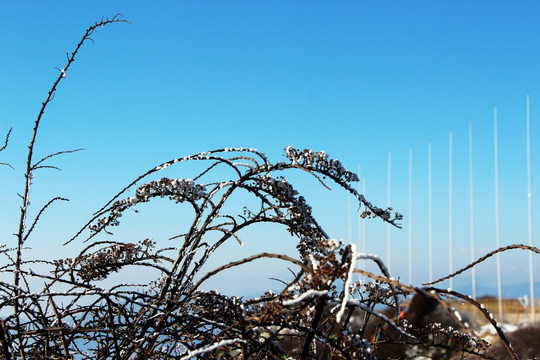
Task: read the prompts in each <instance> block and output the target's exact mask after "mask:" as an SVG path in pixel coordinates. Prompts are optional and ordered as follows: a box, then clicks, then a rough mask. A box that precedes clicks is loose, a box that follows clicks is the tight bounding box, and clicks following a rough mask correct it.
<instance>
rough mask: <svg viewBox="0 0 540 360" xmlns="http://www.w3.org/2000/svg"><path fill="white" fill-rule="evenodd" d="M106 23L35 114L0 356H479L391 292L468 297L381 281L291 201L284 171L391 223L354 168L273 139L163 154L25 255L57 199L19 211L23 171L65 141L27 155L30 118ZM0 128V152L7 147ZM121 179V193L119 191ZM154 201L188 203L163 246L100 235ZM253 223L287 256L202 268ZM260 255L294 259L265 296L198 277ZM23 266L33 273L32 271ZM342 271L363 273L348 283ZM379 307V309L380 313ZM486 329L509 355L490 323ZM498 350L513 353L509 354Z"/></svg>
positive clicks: (297, 199)
mask: <svg viewBox="0 0 540 360" xmlns="http://www.w3.org/2000/svg"><path fill="white" fill-rule="evenodd" d="M117 22H126V20H123V19H122V18H121V17H119V16H115V17H113V18H111V19H102V20H101V21H99V22H97V23H96V24H94V25H92V26H91V27H89V28H88V29H87V31H86V33H85V34H84V36H83V37H82V39H81V41H80V42H79V44H78V45H77V47H76V49H75V50H74V51H73V52H72V53H71V54H68V62H67V64H66V65H65V66H64V67H63V68H62V69H59V71H60V74H59V76H58V78H57V80H56V81H55V82H54V84H53V86H52V88H51V90H50V91H49V92H48V95H47V97H46V99H45V101H44V102H43V106H42V108H41V110H40V112H39V115H38V117H37V119H36V121H35V124H34V129H33V133H32V138H31V141H30V145H29V152H28V157H27V162H26V172H25V186H24V192H23V194H22V195H21V199H22V206H21V209H20V222H19V227H18V232H17V234H16V239H17V244H16V247H13V248H8V247H6V246H3V247H2V248H0V254H1V255H2V256H3V258H4V259H5V260H6V262H5V265H2V266H1V267H0V271H1V272H2V273H3V274H10V275H11V276H13V282H7V281H0V309H2V314H5V315H3V316H4V317H3V318H2V319H0V320H1V321H0V343H1V352H0V358H2V359H34V358H43V359H75V358H76V359H86V358H92V359H94V358H98V359H107V358H113V359H190V358H198V359H206V358H208V359H215V358H217V359H248V358H249V359H330V358H332V359H375V358H387V357H391V358H414V357H418V356H421V355H423V356H432V357H435V356H438V355H440V354H441V353H442V352H454V353H458V354H460V356H461V357H463V358H465V357H466V356H468V355H470V356H471V357H474V356H476V357H486V356H487V355H486V349H487V347H488V344H487V343H486V342H485V341H484V340H482V339H479V338H478V337H476V336H475V335H474V334H473V333H472V332H471V331H470V330H468V329H466V328H465V327H460V326H458V325H454V326H451V325H448V324H462V322H461V321H460V320H459V319H454V320H455V321H456V323H448V324H446V323H445V324H441V323H440V322H429V323H421V322H418V321H417V319H416V318H415V317H413V314H414V311H411V310H409V311H402V310H401V307H400V306H401V305H400V302H401V300H402V299H403V296H407V295H409V294H418V295H417V296H420V297H423V299H428V300H426V301H435V302H436V304H435V303H433V304H435V305H433V306H435V307H436V306H439V304H441V305H440V306H443V307H444V309H445V311H447V313H449V314H451V315H452V316H456V315H455V314H454V312H453V311H452V309H450V308H449V306H448V305H447V304H446V302H445V300H444V299H443V297H444V296H451V297H454V298H459V299H462V300H465V301H469V302H471V303H473V304H476V305H477V307H478V309H480V311H483V312H484V313H485V314H486V316H488V317H489V314H488V313H487V312H486V311H485V309H484V308H483V307H482V306H481V305H480V304H477V303H476V302H474V301H473V300H472V299H470V298H468V297H466V296H463V295H461V294H459V293H455V292H452V291H446V290H441V289H436V288H418V287H412V286H407V285H404V284H402V283H400V282H399V281H396V280H393V279H392V278H391V277H390V274H389V272H388V269H387V268H386V266H385V265H384V263H383V262H382V261H381V260H380V258H378V257H377V256H376V255H371V254H362V253H358V252H357V251H356V248H355V246H354V245H344V244H342V243H341V242H339V241H337V240H334V239H332V238H331V237H330V236H329V235H328V234H327V233H326V232H325V230H324V229H323V228H322V227H321V226H320V224H319V223H318V222H317V220H316V219H315V218H314V216H313V213H312V209H311V207H310V206H309V205H308V204H307V202H306V200H305V198H304V197H303V196H301V195H300V194H299V192H298V191H297V190H296V189H295V188H294V187H293V185H292V184H291V183H289V182H288V181H287V178H286V177H285V175H286V174H287V173H289V172H291V171H302V172H305V173H307V174H309V175H310V176H312V177H313V178H314V179H315V180H316V181H318V182H320V183H321V185H322V186H324V187H328V186H329V185H330V184H332V185H333V186H337V187H339V188H342V189H344V190H345V191H346V192H348V193H350V194H351V195H352V196H353V197H354V198H355V199H356V200H357V201H358V203H359V206H360V209H361V214H360V216H362V217H378V218H380V219H382V221H386V222H388V223H390V224H392V225H394V226H396V227H399V226H400V225H399V221H400V220H401V219H402V216H401V215H400V214H399V213H397V212H393V211H392V209H390V208H388V209H382V208H378V207H376V206H374V205H373V204H371V203H370V202H369V201H367V199H365V198H364V196H363V195H362V194H360V193H358V192H357V191H356V190H355V189H354V188H353V186H352V185H351V183H352V182H355V181H358V178H357V176H356V175H355V174H354V173H352V172H350V171H348V170H346V169H345V168H344V167H343V165H342V164H341V163H340V162H339V161H338V160H336V159H329V157H328V155H327V154H326V153H325V152H324V151H320V152H314V151H312V150H309V149H306V150H299V149H295V148H292V147H287V148H286V149H285V154H284V155H285V159H284V160H283V161H270V160H269V159H268V158H267V157H266V156H265V155H264V154H263V153H261V152H259V151H257V150H255V149H246V148H231V149H219V150H214V151H208V152H204V153H200V154H196V155H192V156H186V157H182V158H176V159H173V160H171V161H167V162H165V163H162V164H160V165H158V166H156V167H154V168H152V169H150V170H148V171H147V172H145V173H144V174H142V175H141V176H139V177H138V178H136V179H135V180H134V181H132V182H131V183H129V184H128V185H127V186H126V187H125V188H124V189H122V190H121V191H120V192H118V193H117V194H116V195H115V196H114V197H113V198H112V199H110V201H108V202H107V203H106V204H105V205H104V206H103V207H102V208H101V209H99V210H98V211H97V212H96V213H95V215H94V216H93V217H92V218H91V219H90V220H89V221H88V222H87V223H86V224H85V225H84V226H83V227H82V228H81V230H80V231H79V232H77V234H75V236H74V237H73V238H71V239H69V240H68V241H66V243H69V242H72V241H75V240H76V239H79V238H84V241H85V245H84V246H85V247H84V248H83V249H82V250H81V251H80V252H79V253H78V254H76V255H75V256H73V257H70V258H67V259H52V260H51V259H26V258H25V257H24V255H25V252H24V250H25V248H24V245H25V242H26V241H28V239H29V236H30V235H31V233H32V232H33V230H34V228H35V225H36V223H37V222H38V221H39V218H40V215H41V214H42V213H43V212H44V211H46V209H47V208H48V207H49V206H50V205H51V204H53V203H54V202H56V201H58V200H67V199H65V198H62V197H55V198H53V199H51V200H50V201H49V202H48V203H46V204H45V205H44V206H43V207H42V208H41V209H40V210H39V211H38V213H37V215H36V217H35V218H34V219H33V220H32V221H29V220H28V219H27V214H28V207H29V196H30V189H31V184H32V178H33V173H34V172H35V171H37V170H39V169H41V168H52V166H50V165H47V160H49V159H50V158H52V157H56V156H58V155H61V154H67V153H71V152H73V151H77V150H69V151H60V152H57V153H53V154H51V155H48V156H46V157H44V158H42V159H40V160H39V161H34V160H33V153H34V147H35V144H36V137H37V134H38V127H39V124H40V121H41V119H42V115H43V113H44V110H45V108H46V106H47V104H48V103H50V101H51V100H52V99H53V97H54V94H55V92H56V87H57V85H58V84H59V82H60V81H61V80H62V79H63V78H65V76H66V72H67V70H68V68H69V67H70V65H71V64H72V63H73V61H74V59H75V55H76V54H77V53H78V51H79V48H80V47H81V46H82V45H83V43H84V42H85V41H86V40H91V38H90V35H92V33H93V32H94V31H95V30H96V29H97V28H100V27H103V26H105V25H108V24H111V23H117ZM10 131H11V130H9V131H8V133H7V136H6V139H5V144H4V146H3V147H2V148H1V149H0V151H2V150H4V149H5V147H6V146H7V145H8V140H9V134H10ZM193 163H200V164H203V166H204V168H203V170H202V171H200V172H196V173H195V174H193V175H194V176H192V177H191V179H188V178H168V177H162V178H161V179H157V180H151V179H150V178H151V176H155V174H156V173H158V172H160V171H164V170H165V169H167V168H169V167H172V166H175V167H176V166H181V165H182V164H186V165H188V166H187V167H186V169H187V170H186V169H184V170H183V171H190V167H189V164H193ZM224 174H229V176H227V175H224ZM216 178H218V179H221V180H216ZM131 189H134V196H127V195H126V193H127V192H128V191H129V190H131ZM238 193H240V194H243V195H242V196H244V197H246V194H247V196H248V197H249V199H250V200H249V202H248V203H249V204H247V203H246V206H245V207H244V209H243V211H241V212H240V213H238V212H235V211H234V210H232V209H233V208H234V207H230V206H227V205H228V204H229V203H231V202H234V201H235V200H234V199H235V198H234V196H235V195H236V194H238ZM156 198H168V199H169V200H171V201H172V202H173V203H174V204H177V205H178V206H188V207H189V208H191V210H192V214H193V218H192V219H191V222H190V223H189V224H184V225H185V226H186V229H182V230H181V229H178V231H179V232H180V235H177V236H174V237H173V238H172V239H171V241H172V244H173V245H172V246H169V247H161V246H158V245H157V243H156V242H154V241H153V240H152V239H148V238H146V239H144V240H141V241H139V242H135V243H130V242H120V241H114V240H111V239H112V238H111V237H109V236H110V235H111V234H112V229H113V228H114V227H117V226H120V224H121V217H122V215H124V214H125V213H126V212H127V211H128V210H130V214H132V215H130V216H136V215H133V212H131V210H136V211H139V209H141V210H143V208H144V204H145V203H148V202H151V201H153V200H154V199H156ZM259 223H267V224H274V225H275V226H279V227H283V228H284V229H286V230H287V231H288V232H289V233H290V235H291V236H292V238H293V239H294V241H296V242H297V246H296V248H297V250H298V258H295V257H294V256H291V254H275V253H266V252H265V253H260V254H256V255H253V256H250V257H247V258H244V259H240V260H236V261H223V265H222V266H219V267H218V268H216V269H214V270H212V271H204V266H205V264H206V263H207V261H208V260H209V259H210V257H211V256H212V255H213V254H214V253H215V252H216V250H217V249H218V248H219V247H220V246H222V245H223V244H224V243H225V242H228V241H237V242H239V243H240V244H242V243H243V241H244V239H242V237H241V235H240V231H241V230H242V229H244V228H246V227H250V226H253V225H255V224H259ZM27 224H31V225H30V226H29V227H28V226H27ZM529 250H533V251H537V250H538V249H529ZM263 258H270V259H276V260H279V261H284V262H285V264H287V265H290V266H292V267H293V268H294V269H296V270H295V271H296V272H295V273H294V279H293V280H291V281H288V282H286V283H285V284H284V287H283V290H282V291H281V292H279V293H274V292H267V293H265V294H262V295H261V296H260V297H259V298H253V299H244V298H240V297H234V296H226V295H223V294H221V293H219V292H217V291H206V290H204V289H203V287H202V285H203V284H204V283H205V281H207V280H208V279H209V278H211V277H212V276H215V275H216V274H219V273H222V272H225V271H227V270H228V269H230V268H233V267H237V266H242V265H244V264H246V263H249V262H253V261H257V260H259V259H263ZM360 259H366V260H370V261H373V262H374V263H375V264H377V266H378V267H379V269H380V272H381V275H377V274H372V273H368V272H366V271H365V270H363V269H358V268H357V263H358V260H360ZM36 263H39V264H41V265H42V267H46V268H47V270H44V271H40V272H36V271H33V270H32V269H31V266H32V265H33V264H36ZM42 267H40V268H42ZM143 270H144V271H147V272H150V273H152V274H156V277H155V278H154V279H153V280H152V281H150V282H147V283H145V282H141V283H134V284H127V283H115V284H113V285H110V286H107V287H102V286H103V282H101V281H102V280H104V279H107V278H110V277H111V276H112V274H113V273H122V272H129V273H133V272H135V271H143ZM355 274H362V275H365V276H368V277H369V278H370V279H371V280H370V281H367V282H360V281H353V276H354V275H355ZM36 279H37V280H40V282H41V283H44V286H43V287H42V288H39V289H38V288H37V287H36V285H35V284H36V281H35V280H36ZM429 299H431V300H429ZM445 304H446V305H445ZM381 305H384V306H387V307H388V308H387V310H384V311H381V310H380V306H381ZM494 324H495V323H494ZM495 325H496V324H495ZM497 328H498V326H497ZM498 329H499V330H500V328H498ZM500 334H501V337H502V338H503V340H505V343H506V344H507V348H508V350H509V351H510V352H512V353H513V350H512V348H511V346H510V343H509V341H508V339H507V338H506V337H505V336H504V333H503V332H502V330H500ZM512 356H513V357H514V358H517V355H515V353H513V355H512Z"/></svg>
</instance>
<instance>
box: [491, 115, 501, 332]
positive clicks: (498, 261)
mask: <svg viewBox="0 0 540 360" xmlns="http://www.w3.org/2000/svg"><path fill="white" fill-rule="evenodd" d="M493 123H494V143H495V241H496V244H495V246H496V248H497V249H498V248H500V247H501V241H500V230H499V149H498V141H497V107H495V109H494V111H493ZM496 256H497V295H498V297H499V322H500V323H502V322H503V306H502V284H501V283H502V281H501V253H497V254H496Z"/></svg>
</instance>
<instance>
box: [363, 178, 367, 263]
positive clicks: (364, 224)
mask: <svg viewBox="0 0 540 360" xmlns="http://www.w3.org/2000/svg"><path fill="white" fill-rule="evenodd" d="M362 194H363V195H364V196H366V178H365V177H363V178H362ZM366 243H367V240H366V218H365V217H363V218H362V252H363V253H364V254H366ZM362 264H363V267H362V269H364V270H365V268H366V259H363V260H362Z"/></svg>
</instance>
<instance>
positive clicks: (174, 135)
mask: <svg viewBox="0 0 540 360" xmlns="http://www.w3.org/2000/svg"><path fill="white" fill-rule="evenodd" d="M116 13H122V14H123V15H124V18H125V19H127V20H129V21H131V23H132V24H131V25H128V24H113V25H111V26H108V27H107V28H105V29H99V31H97V32H96V33H95V34H94V36H93V39H94V41H95V44H92V43H87V44H86V45H85V46H84V48H83V49H82V50H81V52H80V54H79V56H78V58H77V60H76V62H75V63H74V64H73V66H72V68H71V69H70V71H69V72H68V74H67V78H66V79H65V81H63V82H62V83H61V84H60V86H59V89H58V91H57V94H56V98H55V99H54V101H53V103H51V104H50V106H49V107H48V109H47V112H46V114H45V117H44V120H43V123H42V126H41V129H40V134H39V139H38V150H37V151H38V154H40V155H46V154H48V153H51V152H55V151H58V150H64V149H73V148H79V147H80V148H85V149H86V150H85V151H84V152H80V153H77V154H73V155H70V156H67V157H64V158H62V159H58V160H56V162H55V164H56V165H59V166H61V167H62V169H63V171H62V172H61V173H59V172H52V171H48V172H47V171H44V172H42V173H40V174H38V177H37V178H36V181H35V186H34V191H35V193H34V195H33V196H34V197H33V203H35V204H36V205H35V206H36V208H37V207H38V205H39V204H40V203H43V202H44V201H46V199H48V198H49V197H51V196H56V195H60V196H66V197H69V198H70V199H71V202H70V203H66V204H57V205H56V206H55V208H54V209H52V210H51V212H50V213H49V214H48V215H47V217H44V220H43V224H42V225H41V226H42V227H41V228H40V229H39V230H40V231H39V235H38V236H36V237H35V238H34V240H33V241H34V243H32V244H29V246H32V247H33V248H35V249H38V250H39V251H43V252H44V253H47V252H50V253H51V254H57V253H61V254H62V256H63V255H64V254H70V253H71V252H72V251H74V250H75V249H76V248H77V246H80V244H79V245H77V244H74V245H73V246H72V247H68V248H61V247H60V246H59V244H60V243H61V242H62V241H63V239H65V238H66V237H69V236H70V235H72V234H73V233H74V232H75V231H76V230H77V229H78V227H80V226H81V225H82V224H83V223H84V222H85V220H86V219H87V218H88V217H89V216H90V215H91V214H92V212H93V211H95V210H97V209H98V208H100V207H101V206H102V205H103V204H104V203H105V202H106V201H107V200H108V199H109V198H110V197H111V196H112V195H113V194H115V193H116V191H117V190H119V189H121V188H122V187H123V186H124V185H126V184H127V183H129V182H130V181H131V180H132V179H133V178H135V177H136V176H137V175H138V174H140V173H142V172H144V171H146V170H147V169H149V168H151V167H153V166H155V165H156V164H158V163H161V162H163V161H166V160H169V159H171V158H174V157H177V156H183V155H187V154H193V153H197V152H200V151H205V150H209V149H215V148H220V147H224V146H226V147H234V146H244V147H255V148H258V149H259V150H261V151H262V152H264V153H266V154H267V155H268V156H270V157H271V158H272V159H275V160H280V159H281V156H282V153H283V151H282V150H283V148H284V147H285V146H287V145H292V146H295V147H299V148H305V147H308V148H312V149H314V150H323V149H324V150H325V151H326V152H328V153H329V154H330V155H331V156H332V157H337V158H339V159H340V160H342V162H343V163H344V164H345V165H346V166H347V167H348V168H350V169H351V170H355V171H356V170H357V169H358V166H359V165H361V167H362V174H361V175H362V176H363V177H365V178H366V195H367V197H368V199H370V200H371V201H372V202H374V203H376V204H378V205H380V206H384V205H386V203H387V157H388V153H389V152H391V153H392V188H391V191H392V205H393V206H394V208H396V209H397V210H399V211H400V212H402V213H403V214H405V216H406V217H405V219H404V221H403V229H402V230H398V229H394V230H392V244H393V248H392V251H393V252H392V268H393V272H394V274H395V276H396V277H402V278H403V279H404V280H406V279H407V256H406V254H407V241H408V238H407V236H408V228H407V227H408V218H407V215H408V156H409V148H412V151H413V199H414V200H413V213H412V216H413V234H414V252H415V265H414V279H415V283H418V282H420V281H424V280H427V261H426V257H427V226H428V225H427V217H428V215H427V203H428V202H427V149H428V143H429V142H431V143H432V146H433V206H434V215H433V220H434V241H435V250H436V254H437V255H436V256H437V258H436V259H435V263H436V268H435V276H438V275H444V274H446V273H447V270H448V256H447V251H448V250H447V249H448V187H449V186H448V185H449V184H448V183H449V180H448V158H449V156H448V147H449V145H448V138H449V132H450V131H452V132H453V148H454V152H453V161H454V167H453V175H454V180H453V194H454V197H453V204H454V205H453V208H454V212H453V216H454V228H453V229H454V246H455V260H454V262H455V267H458V266H461V265H465V264H466V263H467V261H468V259H469V257H470V255H469V248H468V246H469V207H468V206H469V188H468V186H469V183H468V179H469V173H468V166H469V165H468V126H469V122H472V126H473V132H474V168H475V170H474V171H475V173H474V184H475V207H476V212H475V226H476V232H475V237H476V242H477V248H476V253H477V254H478V255H480V254H483V253H484V252H486V251H489V250H491V249H492V248H493V247H494V245H495V224H494V219H495V213H494V207H495V202H494V198H495V195H494V181H493V172H494V159H493V108H494V107H495V106H497V108H498V116H499V159H500V164H499V171H500V208H501V244H502V245H507V244H511V243H517V242H522V243H526V242H527V197H526V196H527V182H526V181H527V178H526V157H525V156H526V152H525V151H526V145H525V144H526V143H525V131H526V128H525V111H526V108H525V104H526V102H525V101H526V95H527V94H530V96H531V116H532V128H531V129H532V163H533V167H532V171H533V219H536V218H538V216H539V215H540V212H539V210H540V203H539V202H538V200H537V197H536V194H540V192H539V191H540V186H539V184H538V183H537V182H535V180H536V179H537V178H538V174H539V172H540V170H539V169H538V167H537V166H536V164H537V163H538V155H537V154H539V151H540V150H539V149H540V146H539V145H540V144H539V140H538V139H539V137H540V126H539V125H538V124H539V122H538V116H537V111H536V108H537V104H540V67H539V66H538V64H540V46H539V45H538V39H540V27H538V25H537V19H538V15H539V14H540V3H538V2H533V1H522V2H519V3H515V2H511V1H497V2H493V1H475V2H465V1H457V2H456V1H451V2H450V1H438V2H428V1H408V2H398V1H395V2H394V1H379V2H375V1H360V2H353V1H342V2H339V3H336V2H334V3H330V2H322V1H321V2H319V1H315V2H310V3H309V4H308V3H307V2H301V1H291V2H285V1H282V2H262V1H228V2H222V1H207V2H187V1H175V2H173V1H158V2H152V3H150V2H142V1H129V2H128V1H93V2H91V3H85V2H65V1H48V2H43V1H25V2H24V3H17V2H6V1H4V2H2V4H1V5H0V132H1V133H5V132H6V131H7V129H9V127H13V133H12V137H11V139H10V140H11V141H10V145H9V147H8V149H7V150H6V151H4V152H2V153H1V156H0V161H2V162H9V163H11V164H12V165H13V166H14V167H15V171H13V170H11V169H9V168H7V167H2V168H0V176H1V177H2V184H3V185H4V186H2V191H1V193H0V196H1V199H2V200H0V202H1V203H2V204H3V205H2V208H1V210H0V214H1V219H0V224H1V228H2V239H3V240H2V242H7V243H9V242H10V241H13V240H14V238H12V237H11V235H10V234H12V233H13V232H15V230H16V224H17V218H16V216H17V213H16V211H14V209H15V210H16V209H18V206H19V203H18V198H17V195H16V193H17V192H21V191H22V186H23V178H22V173H23V170H24V160H25V156H26V153H25V151H26V145H27V143H28V140H29V138H30V135H31V128H32V125H33V120H34V119H35V117H36V115H37V113H38V111H39V107H40V104H41V102H42V101H43V100H44V98H45V95H46V92H47V91H48V89H49V88H50V86H51V84H52V82H53V81H54V79H55V78H56V76H57V70H55V69H54V68H55V67H58V68H61V67H63V66H64V64H65V61H66V57H65V54H66V52H70V51H72V50H73V48H74V46H75V44H76V43H77V42H78V41H79V39H80V37H81V36H82V34H83V33H84V30H85V29H86V28H87V27H88V26H89V25H91V24H93V23H94V22H95V21H96V20H99V19H100V18H102V17H111V16H114V15H115V14H116ZM176 176H185V177H193V174H186V175H184V174H183V173H179V174H177V175H176ZM295 179H296V178H295ZM295 185H296V186H297V187H298V188H299V189H300V190H301V191H302V192H303V193H304V194H305V195H306V197H307V198H308V200H310V201H311V202H312V204H313V206H314V213H315V214H316V216H317V217H318V218H319V219H320V221H321V223H323V225H325V226H326V228H327V229H328V230H329V233H330V234H331V235H332V236H333V237H336V238H343V239H347V238H348V233H349V231H348V221H347V219H348V211H347V196H346V194H345V193H344V192H340V191H336V190H335V191H333V192H331V193H327V192H326V190H324V189H323V188H321V187H320V185H318V184H317V183H316V182H314V181H312V180H310V179H309V177H298V180H297V182H295ZM140 216H141V218H140V219H137V222H136V224H135V225H138V226H140V227H142V226H143V225H144V224H147V222H148V223H155V222H156V221H157V220H156V218H157V217H158V216H156V215H155V214H154V215H153V214H145V215H140ZM143 219H146V220H143ZM145 221H146V222H145ZM143 230H144V231H146V229H142V230H141V229H138V230H136V231H135V233H134V234H135V235H137V234H138V233H139V231H143ZM272 231H273V230H272ZM533 231H534V241H535V244H536V245H538V241H539V238H538V235H537V233H538V231H537V229H533ZM265 233H266V232H265ZM366 233H367V236H368V244H367V250H368V251H369V252H373V253H378V254H380V255H381V256H382V257H383V259H385V258H386V225H385V224H383V223H382V222H381V221H379V220H376V219H374V220H371V221H369V222H368V225H367V228H366ZM134 234H131V235H129V234H126V236H135V235H134ZM268 234H270V235H268V236H269V237H270V238H271V240H272V241H262V242H261V241H260V240H256V239H252V240H251V241H248V240H247V239H246V245H245V246H244V248H242V250H241V252H239V250H238V249H237V248H234V247H233V248H231V249H229V250H227V251H225V255H224V256H225V258H229V257H230V259H231V260H234V259H236V258H238V257H239V256H241V255H245V254H250V253H256V252H258V251H261V250H263V249H267V248H266V247H265V246H266V244H269V243H270V244H272V245H271V246H270V247H274V248H272V249H271V250H273V251H281V252H292V254H293V255H294V244H293V243H291V239H289V238H288V237H287V234H286V233H285V232H284V231H277V230H276V232H275V234H274V233H273V232H269V233H268ZM352 234H353V238H354V239H356V238H357V236H358V235H357V225H356V217H354V221H353V225H352ZM150 235H152V234H150ZM154 236H155V237H157V238H159V237H165V236H167V233H166V232H162V230H156V234H155V235H154ZM41 237H43V238H41ZM282 238H283V239H284V240H277V239H282ZM57 239H60V240H57ZM269 240H270V239H269ZM244 252H245V253H244ZM66 256H68V255H66ZM502 262H503V267H504V269H505V274H504V276H503V282H512V281H517V280H516V279H522V280H523V281H524V282H525V281H527V275H526V271H527V269H528V257H527V255H526V254H524V253H519V252H518V253H512V254H506V255H503V257H502ZM494 264H495V263H494V261H488V262H486V264H485V265H483V266H482V267H481V268H480V269H479V270H478V273H479V276H481V277H482V278H483V279H484V281H486V282H494V280H495V275H494V269H495V268H494ZM536 265H537V266H536V269H537V270H536V274H537V275H536V276H537V278H540V272H539V269H540V264H539V263H538V260H536ZM269 266H270V265H269ZM261 267H262V265H261ZM255 270H257V269H255ZM252 273H256V274H259V273H258V272H257V271H253V272H252ZM235 276H240V275H238V274H237V275H235ZM246 276H247V275H246ZM265 276H266V277H268V276H267V275H262V277H265ZM462 279H463V281H469V277H468V275H467V276H464V277H463V278H462ZM456 281H457V280H456ZM460 281H461V280H460ZM264 286H266V285H264Z"/></svg>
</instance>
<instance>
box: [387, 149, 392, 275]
mask: <svg viewBox="0 0 540 360" xmlns="http://www.w3.org/2000/svg"><path fill="white" fill-rule="evenodd" d="M391 181H392V153H391V152H389V153H388V207H391V206H392V205H391V198H390V195H391V194H390V189H391V186H392V183H391ZM386 242H387V248H388V255H387V256H388V257H387V259H388V260H387V261H388V262H387V265H388V272H389V273H392V251H391V244H390V243H391V241H390V223H388V224H386Z"/></svg>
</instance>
